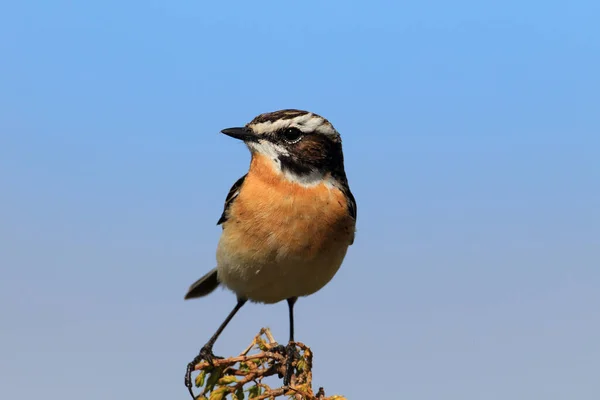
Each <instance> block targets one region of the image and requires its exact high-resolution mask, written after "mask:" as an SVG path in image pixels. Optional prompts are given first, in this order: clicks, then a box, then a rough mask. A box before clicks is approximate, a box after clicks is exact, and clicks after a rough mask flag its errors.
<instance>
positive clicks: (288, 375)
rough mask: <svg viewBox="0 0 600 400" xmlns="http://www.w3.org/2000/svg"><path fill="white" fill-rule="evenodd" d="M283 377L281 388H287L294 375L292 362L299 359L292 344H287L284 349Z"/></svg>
mask: <svg viewBox="0 0 600 400" xmlns="http://www.w3.org/2000/svg"><path fill="white" fill-rule="evenodd" d="M285 355H286V360H285V376H284V377H283V386H289V384H290V382H291V381H292V376H293V375H294V361H296V360H297V359H298V358H300V354H299V353H298V350H297V349H296V345H295V344H294V343H293V342H289V343H288V345H287V346H286V347H285Z"/></svg>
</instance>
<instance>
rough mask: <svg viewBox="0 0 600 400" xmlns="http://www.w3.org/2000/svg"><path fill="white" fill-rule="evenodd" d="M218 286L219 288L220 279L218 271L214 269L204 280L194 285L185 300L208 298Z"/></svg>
mask: <svg viewBox="0 0 600 400" xmlns="http://www.w3.org/2000/svg"><path fill="white" fill-rule="evenodd" d="M217 286H219V279H218V277H217V269H216V268H214V269H212V270H210V271H209V272H208V273H207V274H206V275H204V276H203V277H202V278H200V279H198V280H197V281H196V282H194V283H192V285H191V286H190V288H189V289H188V292H187V293H186V295H185V300H189V299H194V298H197V297H203V296H206V295H207V294H209V293H211V292H212V291H213V290H215V289H216V288H217Z"/></svg>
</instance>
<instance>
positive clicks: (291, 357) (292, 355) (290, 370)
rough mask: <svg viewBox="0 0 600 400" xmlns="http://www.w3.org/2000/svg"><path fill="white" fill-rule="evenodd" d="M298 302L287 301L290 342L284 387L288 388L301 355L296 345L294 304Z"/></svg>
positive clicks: (294, 300) (287, 349) (292, 298)
mask: <svg viewBox="0 0 600 400" xmlns="http://www.w3.org/2000/svg"><path fill="white" fill-rule="evenodd" d="M296 300H298V298H297V297H290V298H289V299H287V303H288V307H289V310H290V341H289V342H288V345H287V346H286V347H285V355H286V359H285V361H286V362H285V376H284V377H283V385H284V386H288V385H289V384H290V382H291V380H292V375H294V367H293V364H294V361H296V360H297V359H298V357H299V356H300V354H298V352H297V351H296V344H295V343H294V304H295V303H296Z"/></svg>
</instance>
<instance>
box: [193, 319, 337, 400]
mask: <svg viewBox="0 0 600 400" xmlns="http://www.w3.org/2000/svg"><path fill="white" fill-rule="evenodd" d="M288 346H295V347H296V350H295V351H296V352H298V350H300V351H299V352H298V353H299V355H300V356H299V358H294V360H293V364H292V365H293V368H294V372H295V373H294V374H292V379H291V382H290V385H289V386H282V387H279V388H271V387H270V386H269V385H267V384H265V383H263V382H262V380H263V379H264V378H266V377H269V376H273V375H279V377H280V378H281V377H283V376H285V372H286V365H287V362H288V357H289V356H292V357H293V355H290V354H285V355H282V354H281V353H280V351H281V350H280V349H281V346H279V345H278V343H277V342H276V341H275V339H274V338H273V335H272V334H271V331H270V330H269V329H265V328H263V329H261V330H260V332H259V334H258V335H256V337H255V338H254V340H252V342H251V343H250V345H249V346H248V347H247V348H246V349H244V351H242V352H241V353H240V355H239V356H237V357H230V358H224V359H216V360H214V361H213V364H212V365H211V364H209V363H208V362H206V361H202V362H200V363H198V364H196V365H195V367H194V370H200V371H201V375H202V376H200V377H197V378H196V380H197V382H200V384H202V383H203V384H202V386H204V388H203V390H202V391H201V393H200V395H199V396H198V397H196V398H197V399H198V400H200V399H202V400H205V399H208V398H210V400H213V399H218V400H224V399H225V398H227V399H229V398H230V397H229V395H231V398H232V399H238V398H239V397H238V394H239V392H240V391H241V390H244V391H245V392H248V394H247V395H245V396H244V397H245V398H247V399H249V400H266V399H276V398H278V397H282V396H288V397H289V398H290V399H294V400H333V399H335V400H345V399H344V398H343V397H341V396H333V397H331V398H327V397H325V392H324V391H323V388H319V390H318V392H317V394H316V395H315V393H314V392H313V390H312V357H313V355H312V351H311V350H310V348H309V347H308V346H306V345H305V344H303V343H300V342H292V343H290V344H289V345H288ZM275 348H277V352H276V351H273V350H275ZM253 349H256V350H258V353H255V354H250V352H251V351H252V350H253ZM215 374H218V376H216V375H215ZM198 379H199V381H198ZM246 386H249V387H246ZM207 393H209V394H210V395H207ZM240 396H241V394H240Z"/></svg>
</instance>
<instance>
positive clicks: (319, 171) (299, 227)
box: [185, 109, 356, 397]
mask: <svg viewBox="0 0 600 400" xmlns="http://www.w3.org/2000/svg"><path fill="white" fill-rule="evenodd" d="M222 133H224V134H225V135H228V136H231V137H233V138H235V139H239V140H242V141H244V143H245V144H246V145H247V147H248V148H249V149H250V153H251V156H252V159H251V161H250V168H249V170H248V173H247V174H246V175H244V176H242V177H241V178H240V179H238V180H237V182H235V184H234V185H233V187H232V188H231V190H230V191H229V193H228V195H227V198H226V200H225V206H224V209H223V213H222V215H221V218H220V219H219V221H218V222H217V225H222V228H223V231H222V234H221V239H220V241H219V244H218V247H217V257H216V258H217V267H216V268H214V269H213V270H211V271H209V272H208V273H207V274H206V275H204V276H203V277H202V278H200V279H199V280H198V281H196V282H195V283H194V284H192V285H191V286H190V288H189V291H188V292H187V294H186V295H185V299H192V298H196V297H202V296H205V295H207V294H209V293H211V292H212V291H213V290H214V289H215V288H217V286H219V285H223V286H225V287H226V288H228V289H230V290H231V291H233V292H234V293H235V294H236V295H237V304H236V306H235V307H234V308H233V310H232V311H231V313H230V314H229V315H228V316H227V318H226V319H225V321H224V322H223V323H222V324H221V326H220V327H219V328H218V329H217V331H216V332H215V334H214V335H213V336H212V337H211V338H210V340H209V341H208V342H207V343H206V345H205V346H204V347H202V350H200V353H199V355H198V356H197V357H196V358H195V359H194V360H193V361H192V362H191V363H190V364H189V365H188V369H187V371H186V380H185V383H186V386H187V387H188V390H189V391H190V393H191V394H192V397H193V396H194V395H193V393H192V389H191V378H190V374H191V370H192V369H193V366H194V365H195V364H196V363H198V362H199V361H200V360H202V359H205V360H207V361H209V362H211V361H212V359H213V357H215V356H214V354H213V352H212V348H213V345H214V343H215V341H216V340H217V338H218V337H219V335H220V334H221V332H222V331H223V329H224V328H225V326H226V325H227V324H228V323H229V321H231V319H232V318H233V316H234V315H235V314H236V312H237V311H238V310H239V309H240V308H241V307H242V306H243V305H244V304H245V303H246V302H247V301H248V300H250V301H252V302H257V303H266V304H272V303H277V302H279V301H282V300H287V303H288V306H289V322H290V340H289V344H288V347H287V349H288V350H289V351H294V350H293V349H295V347H294V348H293V349H292V348H291V347H290V346H293V341H294V303H295V302H296V300H297V299H298V297H301V296H308V295H311V294H313V293H315V292H317V291H318V290H320V289H321V288H323V287H324V286H325V285H326V284H327V283H328V282H329V281H330V280H331V279H332V278H333V276H334V275H335V274H336V272H337V271H338V269H339V268H340V266H341V264H342V261H343V260H344V257H345V256H346V251H347V250H348V246H350V245H351V244H352V243H353V242H354V233H355V226H356V201H355V200H354V196H353V195H352V192H351V191H350V187H349V185H348V180H347V178H346V172H345V170H344V156H343V152H342V140H341V137H340V134H339V133H338V132H337V130H336V129H335V128H334V127H333V125H332V124H331V123H330V122H329V121H327V120H326V119H325V118H323V117H321V116H319V115H317V114H315V113H312V112H308V111H302V110H293V109H289V110H280V111H275V112H271V113H266V114H261V115H259V116H257V117H256V118H254V119H253V120H252V121H251V122H250V123H248V124H246V125H245V126H244V127H241V128H229V129H224V130H223V131H222ZM288 360H291V357H288ZM291 370H292V365H291V363H290V364H289V365H288V366H287V372H286V374H285V377H284V385H288V384H289V379H290V377H291Z"/></svg>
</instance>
